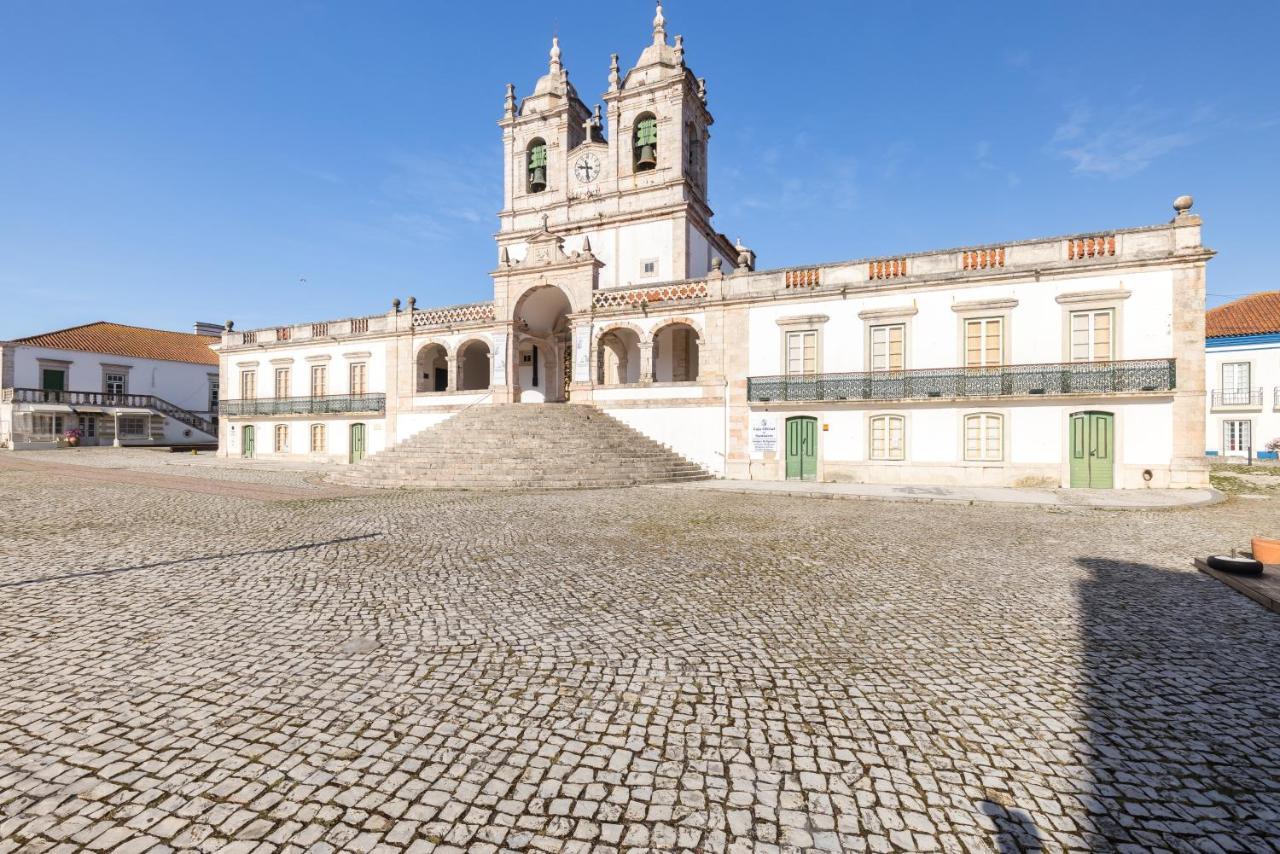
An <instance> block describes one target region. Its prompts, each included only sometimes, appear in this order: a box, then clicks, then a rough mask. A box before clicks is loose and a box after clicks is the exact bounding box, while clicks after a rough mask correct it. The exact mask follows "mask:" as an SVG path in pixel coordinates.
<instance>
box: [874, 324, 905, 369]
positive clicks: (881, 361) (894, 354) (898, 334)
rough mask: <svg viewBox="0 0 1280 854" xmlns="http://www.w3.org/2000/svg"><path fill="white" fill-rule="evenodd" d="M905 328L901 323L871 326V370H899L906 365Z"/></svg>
mask: <svg viewBox="0 0 1280 854" xmlns="http://www.w3.org/2000/svg"><path fill="white" fill-rule="evenodd" d="M906 337H907V328H906V326H905V325H903V324H901V323H895V324H892V325H888V326H873V327H871V370H873V371H900V370H902V369H903V368H904V367H905V366H906V361H905V359H904V353H905V352H906Z"/></svg>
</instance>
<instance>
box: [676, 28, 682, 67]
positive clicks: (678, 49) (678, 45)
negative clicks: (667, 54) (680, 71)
mask: <svg viewBox="0 0 1280 854" xmlns="http://www.w3.org/2000/svg"><path fill="white" fill-rule="evenodd" d="M676 63H677V64H678V65H684V36H681V35H677V36H676Z"/></svg>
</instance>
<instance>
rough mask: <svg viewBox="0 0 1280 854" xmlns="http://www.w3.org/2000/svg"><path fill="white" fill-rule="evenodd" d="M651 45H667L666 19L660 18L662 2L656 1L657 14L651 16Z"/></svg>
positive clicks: (660, 0)
mask: <svg viewBox="0 0 1280 854" xmlns="http://www.w3.org/2000/svg"><path fill="white" fill-rule="evenodd" d="M653 43H654V44H666V43H667V19H666V18H664V17H662V0H658V12H657V14H655V15H654V16H653Z"/></svg>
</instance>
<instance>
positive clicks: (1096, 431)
mask: <svg viewBox="0 0 1280 854" xmlns="http://www.w3.org/2000/svg"><path fill="white" fill-rule="evenodd" d="M1115 435H1116V431H1115V416H1114V415H1112V414H1111V413H1110V412H1076V413H1074V414H1073V415H1072V416H1071V486H1072V487H1073V488H1081V487H1084V488H1088V489H1111V488H1112V487H1113V486H1115V463H1116V454H1115Z"/></svg>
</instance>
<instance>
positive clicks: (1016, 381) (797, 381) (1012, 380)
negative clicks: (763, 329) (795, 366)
mask: <svg viewBox="0 0 1280 854" xmlns="http://www.w3.org/2000/svg"><path fill="white" fill-rule="evenodd" d="M1176 380H1177V375H1176V373H1175V366H1174V360H1173V359H1139V360H1130V361H1117V362H1063V363H1051V364H1040V365H1000V366H997V367H992V368H924V369H921V370H911V371H866V372H862V373H851V374H790V375H786V376H766V377H748V378H747V399H748V400H751V401H755V402H758V403H767V402H772V401H789V400H929V399H934V398H937V399H943V400H946V399H953V398H995V397H1009V396H1037V395H1063V394H1106V393H1108V392H1163V391H1172V390H1173V389H1174V388H1175V386H1176Z"/></svg>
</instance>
